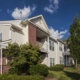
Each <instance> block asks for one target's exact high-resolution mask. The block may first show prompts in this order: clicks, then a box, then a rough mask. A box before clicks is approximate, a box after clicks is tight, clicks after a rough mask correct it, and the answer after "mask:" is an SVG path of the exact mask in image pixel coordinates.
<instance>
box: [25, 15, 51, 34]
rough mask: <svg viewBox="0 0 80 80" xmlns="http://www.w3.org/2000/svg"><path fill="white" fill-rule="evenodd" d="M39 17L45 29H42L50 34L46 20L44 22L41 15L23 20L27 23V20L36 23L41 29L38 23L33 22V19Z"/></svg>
mask: <svg viewBox="0 0 80 80" xmlns="http://www.w3.org/2000/svg"><path fill="white" fill-rule="evenodd" d="M39 18H40V19H41V20H42V23H43V25H44V28H45V29H46V30H44V31H46V32H47V33H49V34H50V32H49V29H48V26H47V24H46V22H45V20H44V18H43V16H42V15H38V16H35V17H32V18H29V19H27V20H25V21H24V22H25V23H27V22H32V23H33V24H35V25H36V26H37V27H39V28H40V29H43V28H42V27H41V26H40V25H38V24H36V23H34V22H33V21H36V20H37V19H39Z"/></svg>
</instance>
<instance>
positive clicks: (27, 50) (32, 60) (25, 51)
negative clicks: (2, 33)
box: [5, 43, 41, 73]
mask: <svg viewBox="0 0 80 80" xmlns="http://www.w3.org/2000/svg"><path fill="white" fill-rule="evenodd" d="M5 54H6V56H7V57H8V59H9V64H10V65H11V66H12V67H15V68H17V69H18V71H19V73H23V72H27V70H28V68H29V66H30V65H36V64H38V63H39V62H40V59H41V57H40V53H39V48H38V47H32V46H31V45H27V44H24V45H20V46H19V45H18V44H16V43H13V44H9V45H8V47H7V48H6V50H5Z"/></svg>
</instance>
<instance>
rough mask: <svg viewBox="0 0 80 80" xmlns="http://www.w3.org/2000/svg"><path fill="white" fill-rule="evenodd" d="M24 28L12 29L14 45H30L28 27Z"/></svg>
mask: <svg viewBox="0 0 80 80" xmlns="http://www.w3.org/2000/svg"><path fill="white" fill-rule="evenodd" d="M22 28H23V29H22V30H18V29H16V28H11V39H12V43H18V44H19V45H21V44H26V43H28V26H26V27H22Z"/></svg>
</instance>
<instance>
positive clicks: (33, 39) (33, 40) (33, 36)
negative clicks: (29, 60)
mask: <svg viewBox="0 0 80 80" xmlns="http://www.w3.org/2000/svg"><path fill="white" fill-rule="evenodd" d="M28 26H29V28H28V36H29V44H31V45H32V46H36V27H34V26H33V25H32V24H28Z"/></svg>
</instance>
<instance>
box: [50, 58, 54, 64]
mask: <svg viewBox="0 0 80 80" xmlns="http://www.w3.org/2000/svg"><path fill="white" fill-rule="evenodd" d="M50 66H54V58H50Z"/></svg>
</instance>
